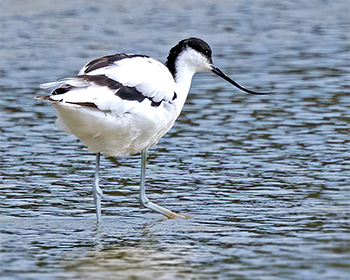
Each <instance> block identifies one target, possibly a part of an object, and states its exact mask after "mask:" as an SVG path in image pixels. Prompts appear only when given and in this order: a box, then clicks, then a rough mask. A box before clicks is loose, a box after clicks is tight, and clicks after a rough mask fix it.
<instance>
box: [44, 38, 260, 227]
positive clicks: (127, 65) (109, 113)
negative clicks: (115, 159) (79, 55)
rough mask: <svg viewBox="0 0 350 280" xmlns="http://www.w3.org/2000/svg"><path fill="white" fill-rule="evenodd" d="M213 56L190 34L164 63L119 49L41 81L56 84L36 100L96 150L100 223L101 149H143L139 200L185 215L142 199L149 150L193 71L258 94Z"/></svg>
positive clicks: (111, 152) (175, 112)
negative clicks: (211, 74) (61, 76)
mask: <svg viewBox="0 0 350 280" xmlns="http://www.w3.org/2000/svg"><path fill="white" fill-rule="evenodd" d="M211 55H212V52H211V49H210V47H209V45H208V44H207V43H206V42H204V41H203V40H201V39H198V38H188V39H185V40H182V41H180V42H179V43H178V44H177V45H176V46H175V47H173V48H172V49H171V50H170V52H169V56H168V58H167V61H166V63H165V65H163V64H162V63H160V62H158V61H157V60H154V59H152V58H150V57H148V56H145V55H137V54H124V53H121V54H115V55H110V56H105V57H101V58H98V59H95V60H93V61H91V62H89V63H88V64H86V65H85V66H84V67H83V68H82V69H81V70H80V71H79V73H78V75H77V76H75V77H69V78H64V79H60V80H58V81H57V82H53V83H47V84H43V85H41V86H42V87H43V88H49V87H57V88H56V89H55V90H53V91H52V93H51V94H50V95H47V96H40V97H38V98H37V99H46V100H48V101H49V102H50V103H51V104H52V105H53V106H54V107H55V109H56V112H57V117H58V119H57V122H56V123H57V126H58V127H59V128H60V129H62V130H63V131H66V132H68V133H72V134H74V135H75V136H76V137H78V138H79V139H80V140H81V141H83V143H84V145H85V146H87V147H88V149H89V151H90V152H93V153H96V154H97V157H96V173H95V182H94V187H93V191H94V198H95V204H96V209H97V210H96V211H97V220H98V221H100V216H101V214H100V211H101V208H100V200H101V190H100V188H99V186H98V168H99V159H100V153H103V154H104V155H107V156H126V155H130V154H135V153H139V152H141V153H142V164H141V189H140V197H139V201H140V203H141V204H142V205H143V206H145V207H148V208H151V209H153V210H155V211H157V212H160V213H162V214H163V215H165V216H167V217H169V218H173V217H184V216H182V215H178V214H175V213H173V212H171V211H169V210H167V209H165V208H163V207H160V206H158V205H156V204H154V203H151V202H150V201H149V200H148V198H147V197H146V195H145V166H146V151H147V149H148V148H149V147H151V146H154V145H156V144H157V142H158V140H159V139H160V138H161V137H162V136H163V135H164V134H165V133H167V132H168V131H169V130H170V129H171V127H172V126H173V125H174V122H175V120H176V119H177V117H178V116H179V114H180V112H181V110H182V108H183V106H184V103H185V101H186V98H187V94H188V92H189V89H190V86H191V80H192V77H193V75H194V74H195V73H196V72H202V71H212V72H214V73H215V74H217V75H219V76H221V77H222V78H224V79H225V80H227V81H229V82H230V83H231V84H233V85H235V86H236V87H238V88H240V89H242V90H244V91H246V92H249V93H253V94H259V93H256V92H252V91H249V90H247V89H245V88H243V87H241V86H240V85H238V84H237V83H235V82H234V81H233V80H231V79H230V78H229V77H228V76H226V75H225V74H224V73H223V72H222V71H221V70H219V69H218V68H216V67H215V66H213V62H212V57H211ZM261 94H263V93H261Z"/></svg>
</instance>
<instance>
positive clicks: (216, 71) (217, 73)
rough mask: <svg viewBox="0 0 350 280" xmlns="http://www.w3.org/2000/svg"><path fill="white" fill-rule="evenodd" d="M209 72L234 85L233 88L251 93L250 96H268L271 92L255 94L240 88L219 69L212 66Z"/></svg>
mask: <svg viewBox="0 0 350 280" xmlns="http://www.w3.org/2000/svg"><path fill="white" fill-rule="evenodd" d="M211 71H212V72H213V73H215V74H216V75H218V76H220V77H221V78H223V79H224V80H226V81H228V82H229V83H230V84H232V85H234V86H235V87H237V88H239V89H240V90H243V91H245V92H248V93H251V94H259V95H262V94H269V93H271V92H255V91H252V90H249V89H246V88H244V87H242V86H241V85H239V84H237V83H236V82H235V81H234V80H232V79H231V78H230V77H229V76H227V75H226V74H225V73H224V72H222V71H221V70H220V69H219V68H217V67H215V66H214V65H212V68H211Z"/></svg>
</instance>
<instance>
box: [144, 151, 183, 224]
mask: <svg viewBox="0 0 350 280" xmlns="http://www.w3.org/2000/svg"><path fill="white" fill-rule="evenodd" d="M146 159H147V150H143V151H142V152H141V183H140V195H139V202H140V204H141V205H142V206H143V207H147V208H149V209H152V210H154V211H156V212H158V213H160V214H163V215H164V216H166V217H168V218H169V219H173V218H186V217H185V216H183V215H179V214H176V213H174V212H172V211H170V210H168V209H165V208H163V207H161V206H159V205H157V204H155V203H153V202H150V201H149V199H148V198H147V197H146V193H145V173H146Z"/></svg>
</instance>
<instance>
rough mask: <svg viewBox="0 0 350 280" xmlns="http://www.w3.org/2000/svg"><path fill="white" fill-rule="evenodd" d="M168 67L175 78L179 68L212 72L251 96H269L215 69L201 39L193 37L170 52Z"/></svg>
mask: <svg viewBox="0 0 350 280" xmlns="http://www.w3.org/2000/svg"><path fill="white" fill-rule="evenodd" d="M166 66H167V67H168V69H169V70H170V72H171V73H172V74H173V76H174V77H175V76H176V74H177V71H178V69H179V68H187V69H189V71H191V72H193V74H194V73H196V72H206V71H212V72H213V73H215V74H216V75H218V76H219V77H221V78H223V79H224V80H226V81H228V82H229V83H230V84H232V85H234V86H235V87H237V88H239V89H240V90H243V91H245V92H248V93H251V94H268V93H267V92H255V91H251V90H248V89H246V88H244V87H242V86H241V85H239V84H237V83H236V82H235V81H233V80H232V79H231V78H230V77H229V76H227V75H226V74H225V73H224V72H222V71H221V70H220V69H219V68H217V67H215V66H214V64H213V60H212V51H211V49H210V46H209V45H208V44H207V43H206V42H204V41H203V40H201V39H199V38H194V37H191V38H188V39H184V40H182V41H180V42H179V43H178V44H177V45H176V46H175V47H173V48H172V49H171V50H170V52H169V55H168V58H167V62H166Z"/></svg>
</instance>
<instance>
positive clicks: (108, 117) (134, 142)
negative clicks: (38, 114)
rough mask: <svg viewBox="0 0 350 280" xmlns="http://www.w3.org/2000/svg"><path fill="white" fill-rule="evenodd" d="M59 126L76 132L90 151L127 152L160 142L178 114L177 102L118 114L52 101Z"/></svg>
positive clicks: (123, 153)
mask: <svg viewBox="0 0 350 280" xmlns="http://www.w3.org/2000/svg"><path fill="white" fill-rule="evenodd" d="M53 106H54V107H55V108H56V112H57V117H58V119H57V121H56V124H57V127H58V128H59V129H61V130H63V131H66V132H68V133H72V134H74V135H75V136H76V137H78V138H79V140H81V141H82V142H83V143H84V145H85V146H87V147H88V149H89V151H90V152H93V153H99V152H102V153H103V154H105V155H106V156H127V155H130V154H135V153H139V152H141V151H142V150H144V149H147V148H149V147H151V146H154V145H156V144H157V142H158V140H159V139H160V138H161V137H162V136H163V135H164V134H165V133H167V132H168V131H169V130H170V129H171V127H172V126H173V125H174V122H175V120H176V118H177V116H178V114H179V112H178V110H176V106H174V104H169V103H168V104H162V105H161V106H159V107H155V108H153V107H151V108H150V106H149V105H147V106H146V105H145V106H139V107H138V108H137V109H135V110H132V111H130V112H126V113H124V114H120V115H115V114H113V113H112V112H103V111H100V110H98V109H95V108H89V107H83V106H77V105H67V104H60V103H53Z"/></svg>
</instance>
